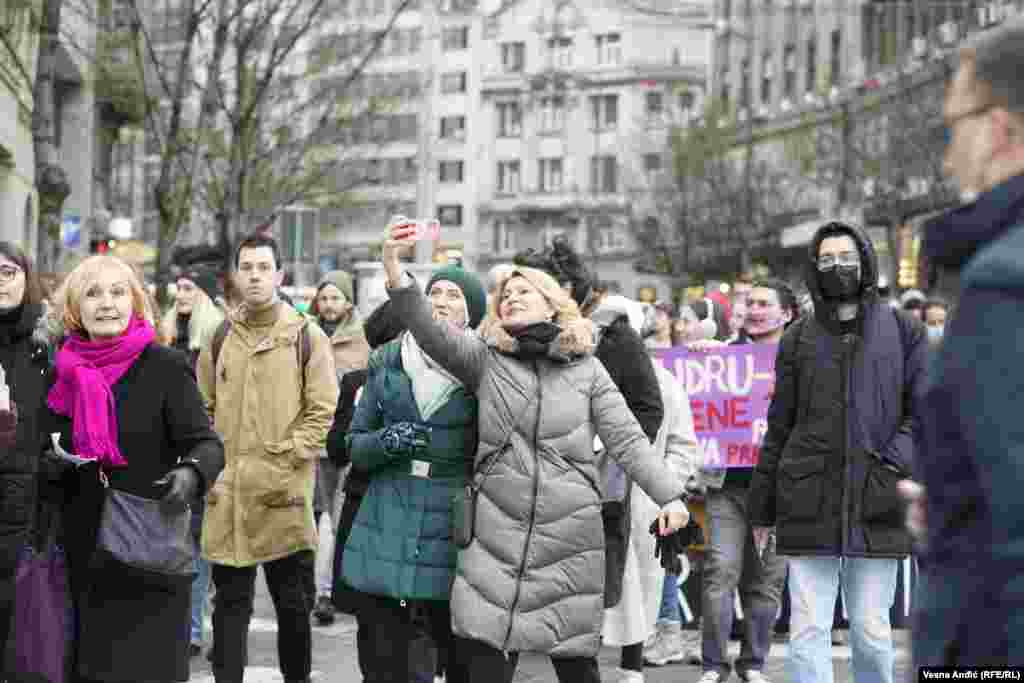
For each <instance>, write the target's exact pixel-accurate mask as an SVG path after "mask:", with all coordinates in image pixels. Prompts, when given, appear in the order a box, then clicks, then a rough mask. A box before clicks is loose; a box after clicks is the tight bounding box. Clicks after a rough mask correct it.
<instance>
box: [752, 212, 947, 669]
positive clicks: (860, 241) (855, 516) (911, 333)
mask: <svg viewBox="0 0 1024 683" xmlns="http://www.w3.org/2000/svg"><path fill="white" fill-rule="evenodd" d="M877 281H878V266H877V258H876V255H875V250H874V247H873V245H872V244H871V241H870V239H868V237H867V236H866V235H865V234H864V232H862V231H861V230H860V229H858V228H856V227H854V226H851V225H846V224H843V223H837V222H833V223H828V224H826V225H824V226H822V227H821V228H820V229H819V230H818V231H817V233H816V234H815V237H814V239H813V241H812V243H811V248H810V253H809V259H808V262H807V276H806V284H807V288H808V290H809V291H810V292H811V295H812V297H813V298H814V315H813V316H807V317H805V318H803V319H801V320H800V321H798V322H797V323H795V324H794V325H792V326H791V327H790V329H789V330H787V332H786V334H785V335H784V336H783V338H782V342H781V344H780V345H779V351H778V355H777V358H776V364H775V371H776V384H775V395H774V398H773V400H772V404H771V407H770V408H769V411H768V431H767V434H766V435H765V439H764V443H763V445H762V448H761V455H760V460H759V462H758V464H757V467H756V468H755V470H754V476H753V481H752V482H751V486H750V492H749V494H748V509H749V515H750V521H751V525H752V526H753V527H754V531H753V533H754V537H755V541H756V543H757V547H758V548H759V549H761V550H763V549H764V548H765V547H766V545H767V543H768V542H769V541H770V539H771V538H773V537H774V538H775V539H776V540H777V553H778V554H779V555H786V556H788V557H789V558H790V559H789V592H790V595H791V597H792V616H791V622H790V656H789V667H790V671H789V674H790V675H789V678H790V679H791V680H793V681H795V683H811V682H812V681H813V682H814V683H832V658H831V639H830V629H831V626H832V617H833V606H834V605H835V601H836V593H837V591H838V588H839V582H840V578H841V580H842V584H843V597H844V603H845V605H846V609H847V613H848V615H849V618H850V642H851V645H852V649H853V660H852V663H853V671H854V678H855V680H857V681H862V680H863V681H879V682H881V683H891V681H892V679H893V662H894V651H893V644H892V628H891V624H890V622H889V608H890V607H891V606H892V602H893V599H894V597H895V593H896V577H897V568H898V561H899V559H900V558H902V557H904V556H906V555H907V554H908V553H909V551H910V538H909V536H908V534H907V533H906V531H905V529H904V528H903V525H902V521H903V520H902V515H903V507H902V503H901V501H900V497H899V493H898V491H897V482H898V481H899V479H901V478H903V477H906V476H909V474H910V473H911V472H912V471H913V466H914V452H915V450H916V448H917V442H918V434H919V421H918V406H919V403H920V398H921V396H922V392H923V388H924V387H923V384H924V371H925V362H926V354H927V339H926V335H925V331H924V328H923V326H922V324H921V322H920V320H915V319H911V318H910V317H909V316H908V315H906V314H905V313H903V312H902V311H895V310H893V309H892V308H890V307H889V306H886V305H885V304H883V303H882V302H881V301H879V298H878V293H877V291H876V286H875V283H876V282H877ZM773 532H774V535H773ZM840 570H841V571H840Z"/></svg>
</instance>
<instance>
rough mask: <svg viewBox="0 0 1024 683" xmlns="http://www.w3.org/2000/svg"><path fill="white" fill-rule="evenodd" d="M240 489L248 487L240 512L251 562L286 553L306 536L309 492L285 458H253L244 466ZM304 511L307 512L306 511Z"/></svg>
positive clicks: (285, 456) (310, 508) (284, 456)
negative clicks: (244, 471) (244, 502)
mask: <svg viewBox="0 0 1024 683" xmlns="http://www.w3.org/2000/svg"><path fill="white" fill-rule="evenodd" d="M246 470H247V472H246V476H245V478H244V479H243V482H242V483H243V485H245V484H248V485H249V491H248V492H246V494H245V495H246V498H247V501H246V505H245V509H244V511H243V515H244V520H245V521H244V527H245V535H246V538H248V540H249V551H250V553H251V554H252V557H253V559H257V560H259V559H261V558H266V557H270V556H274V555H280V554H281V553H285V552H288V551H290V550H292V549H294V548H296V547H297V546H299V545H301V544H302V542H303V540H304V539H305V538H306V536H307V533H306V532H307V528H306V526H307V524H306V521H307V520H306V518H307V517H310V520H309V521H310V523H312V491H311V490H310V491H305V490H304V486H303V482H304V479H305V478H304V477H302V476H301V473H300V472H299V471H297V470H295V469H294V467H293V466H292V464H291V460H290V458H289V456H288V455H273V456H265V457H255V458H253V459H252V460H251V461H250V462H248V463H246ZM307 508H308V511H307Z"/></svg>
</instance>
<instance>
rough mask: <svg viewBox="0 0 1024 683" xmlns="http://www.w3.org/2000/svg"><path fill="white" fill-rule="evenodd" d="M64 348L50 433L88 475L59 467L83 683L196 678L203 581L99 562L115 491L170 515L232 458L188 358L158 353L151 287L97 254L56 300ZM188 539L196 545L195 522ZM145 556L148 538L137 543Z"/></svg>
mask: <svg viewBox="0 0 1024 683" xmlns="http://www.w3.org/2000/svg"><path fill="white" fill-rule="evenodd" d="M54 313H55V314H56V315H59V316H60V317H61V321H62V322H63V327H64V338H63V342H62V344H61V346H60V350H59V351H58V352H57V355H56V361H55V377H54V382H53V385H52V387H51V388H50V390H49V393H48V394H47V398H46V401H47V406H48V407H49V412H48V414H47V416H46V417H45V419H44V421H45V422H48V424H46V425H45V426H46V429H45V431H44V432H43V433H44V434H49V433H53V432H56V433H59V434H60V442H59V443H60V445H61V446H62V447H63V449H65V450H66V451H69V452H71V453H73V454H74V455H77V456H78V457H80V458H83V459H85V460H86V461H87V462H86V463H85V464H82V465H80V466H77V467H76V466H72V465H68V464H66V462H65V461H62V460H61V461H57V462H56V463H55V462H54V456H53V455H52V454H50V455H48V456H46V457H47V459H48V460H49V461H50V465H51V466H52V467H53V469H54V470H56V477H55V478H56V481H55V482H54V484H55V485H56V487H57V488H59V490H60V492H61V494H62V496H63V500H64V514H63V519H64V545H65V548H66V550H67V555H68V565H69V570H70V580H71V592H72V596H73V598H74V601H75V606H76V608H77V615H78V628H77V633H78V639H79V641H78V643H77V648H76V650H77V657H76V666H75V672H76V674H77V675H78V679H77V680H78V681H79V682H86V681H110V682H112V683H128V682H129V681H153V682H156V681H160V682H170V681H185V680H188V676H189V670H188V649H187V648H188V642H189V641H188V638H189V632H188V628H187V626H186V624H187V623H188V616H189V598H190V592H191V591H190V588H191V578H192V577H191V574H187V573H186V574H184V575H180V576H179V575H175V576H169V575H167V574H161V573H159V572H154V571H149V570H147V569H143V568H139V567H133V566H129V565H128V564H124V563H122V562H119V561H118V559H117V557H116V555H112V554H110V553H106V552H103V553H100V552H97V547H98V544H99V538H100V537H101V534H100V529H101V527H102V525H104V524H107V523H108V519H107V516H106V515H105V513H104V506H105V505H107V506H109V505H110V500H111V498H110V495H111V494H109V493H108V490H107V486H109V489H110V491H111V492H113V491H116V492H122V493H126V494H130V495H132V496H136V497H139V498H142V499H148V500H160V501H161V502H162V505H163V510H164V512H165V514H166V515H168V516H179V515H183V514H185V510H186V506H187V505H189V504H190V503H191V502H192V501H194V500H195V498H196V496H198V495H202V494H203V493H204V492H205V490H206V488H207V487H208V486H209V485H211V484H212V483H213V481H214V480H215V479H216V477H217V475H218V474H219V473H220V470H221V468H222V467H223V464H224V449H223V446H222V445H221V442H220V439H219V438H218V437H217V435H216V434H215V433H214V432H213V430H212V429H211V427H210V420H209V417H208V416H207V414H206V410H205V409H204V408H203V402H202V399H201V398H200V395H199V389H198V387H197V386H196V382H195V379H194V376H193V374H192V370H191V368H190V367H189V363H188V360H187V359H186V358H185V356H183V355H182V354H181V353H179V352H178V351H175V350H173V349H168V348H166V347H163V346H161V345H159V344H157V343H155V337H156V333H155V331H154V329H153V324H152V319H151V313H150V311H149V310H148V308H147V305H146V295H145V292H144V290H143V288H142V284H141V283H140V282H139V281H138V279H137V278H136V276H135V274H134V273H133V272H132V270H131V268H129V267H128V266H127V265H126V264H125V263H124V262H122V261H121V260H119V259H117V258H115V257H113V256H93V257H90V258H88V259H86V260H85V261H83V262H82V263H81V265H79V266H78V267H77V268H76V269H75V270H74V271H72V272H71V274H70V275H68V278H67V281H66V282H65V285H64V287H63V288H62V290H61V292H60V295H59V296H58V297H57V300H56V301H55V311H54ZM182 529H183V536H185V537H183V538H182V539H177V540H179V541H182V543H183V544H185V545H186V546H187V538H186V537H187V533H188V530H187V522H186V523H184V525H183V526H182ZM132 542H133V543H134V544H136V545H141V546H145V545H146V544H145V539H140V538H132Z"/></svg>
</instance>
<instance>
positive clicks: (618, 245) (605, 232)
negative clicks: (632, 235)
mask: <svg viewBox="0 0 1024 683" xmlns="http://www.w3.org/2000/svg"><path fill="white" fill-rule="evenodd" d="M589 227H590V237H591V243H592V244H593V245H594V249H595V250H596V251H597V252H598V253H604V254H606V253H608V252H612V251H619V250H621V249H624V248H625V247H626V236H625V235H624V234H623V232H622V230H617V229H616V228H615V223H614V222H613V221H612V219H611V218H610V217H608V216H594V217H592V218H591V219H590V226H589Z"/></svg>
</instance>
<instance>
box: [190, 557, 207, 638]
mask: <svg viewBox="0 0 1024 683" xmlns="http://www.w3.org/2000/svg"><path fill="white" fill-rule="evenodd" d="M194 566H195V570H196V576H195V578H194V579H192V621H191V631H190V635H189V642H191V643H196V644H197V645H199V644H202V642H203V619H204V617H205V616H206V596H207V595H208V594H209V592H210V563H209V562H207V561H206V560H204V559H203V558H202V557H200V556H199V553H198V552H196V560H195V565H194Z"/></svg>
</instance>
